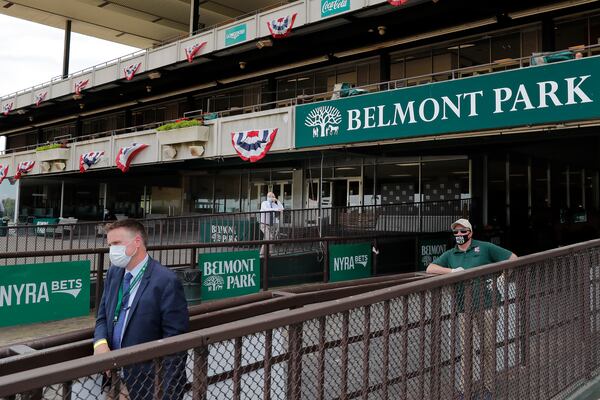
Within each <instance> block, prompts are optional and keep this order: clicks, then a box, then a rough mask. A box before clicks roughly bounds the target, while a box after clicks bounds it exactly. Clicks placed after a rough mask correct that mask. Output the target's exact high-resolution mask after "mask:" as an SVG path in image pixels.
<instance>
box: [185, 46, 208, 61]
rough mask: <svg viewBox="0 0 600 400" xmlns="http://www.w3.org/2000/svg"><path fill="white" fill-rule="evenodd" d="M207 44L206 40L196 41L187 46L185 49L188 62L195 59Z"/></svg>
mask: <svg viewBox="0 0 600 400" xmlns="http://www.w3.org/2000/svg"><path fill="white" fill-rule="evenodd" d="M205 45H206V42H202V43H196V44H194V45H193V46H190V47H186V48H185V49H184V50H185V58H187V60H188V62H192V61H194V57H196V55H197V54H198V53H199V52H200V50H202V48H203V47H204V46H205Z"/></svg>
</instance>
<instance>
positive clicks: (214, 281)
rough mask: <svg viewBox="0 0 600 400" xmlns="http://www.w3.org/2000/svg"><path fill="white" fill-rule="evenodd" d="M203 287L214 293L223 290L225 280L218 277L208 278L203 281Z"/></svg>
mask: <svg viewBox="0 0 600 400" xmlns="http://www.w3.org/2000/svg"><path fill="white" fill-rule="evenodd" d="M204 286H206V287H207V288H208V291H209V292H216V291H217V290H223V287H224V286H225V280H224V279H223V278H222V277H221V276H219V275H213V276H209V277H208V278H206V280H205V281H204Z"/></svg>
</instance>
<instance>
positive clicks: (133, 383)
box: [94, 258, 189, 399]
mask: <svg viewBox="0 0 600 400" xmlns="http://www.w3.org/2000/svg"><path fill="white" fill-rule="evenodd" d="M124 274H125V269H124V268H117V267H110V269H109V270H108V273H107V274H106V281H105V283H104V293H103V295H102V299H101V301H100V305H99V307H98V315H97V318H96V330H95V332H94V342H95V341H97V340H99V339H103V338H104V339H106V340H107V341H108V346H109V347H110V348H111V349H112V348H113V345H112V332H113V329H114V322H113V318H114V312H115V306H116V304H117V297H118V292H119V287H120V285H121V282H122V281H123V275H124ZM188 328H189V316H188V309H187V301H186V299H185V295H184V293H183V286H182V285H181V282H179V280H178V279H177V277H176V276H175V274H174V273H173V271H170V270H169V269H167V268H165V267H163V266H162V265H161V264H160V263H159V262H158V261H156V260H154V259H152V258H150V259H149V260H148V266H147V267H146V271H145V272H144V276H143V277H142V279H141V281H140V283H139V287H138V289H137V292H136V294H135V297H134V299H133V302H132V303H131V308H130V309H129V316H128V318H127V321H126V324H125V328H124V332H123V339H122V341H121V347H128V346H133V345H136V344H140V343H145V342H150V341H153V340H159V339H163V338H167V337H170V336H175V335H179V334H181V333H185V332H187V331H188ZM185 360H186V357H185V354H180V355H177V356H175V357H167V358H165V359H164V365H163V368H162V373H163V382H164V383H165V387H164V388H163V392H164V393H165V398H171V399H174V398H180V397H181V395H182V394H183V393H182V391H183V387H182V385H184V384H185V382H186V381H187V379H186V378H185ZM153 374H154V371H153V368H152V367H151V364H148V363H146V364H137V365H135V366H133V365H132V366H131V367H129V368H125V369H124V377H125V382H126V383H127V387H128V390H129V392H130V395H131V398H132V399H145V398H152V392H153V385H148V383H149V382H153V381H154V379H153ZM142 381H144V382H145V384H144V385H143V387H142V386H141V385H140V383H139V382H142ZM168 393H173V394H174V395H173V396H169V395H168Z"/></svg>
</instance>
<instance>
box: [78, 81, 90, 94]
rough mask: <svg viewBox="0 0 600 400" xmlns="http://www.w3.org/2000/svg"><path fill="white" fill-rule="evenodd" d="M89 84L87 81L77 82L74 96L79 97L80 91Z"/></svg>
mask: <svg viewBox="0 0 600 400" xmlns="http://www.w3.org/2000/svg"><path fill="white" fill-rule="evenodd" d="M88 83H90V80H89V79H86V80H85V81H79V82H76V83H75V94H77V95H80V94H81V91H82V90H83V89H85V88H86V86H87V85H88Z"/></svg>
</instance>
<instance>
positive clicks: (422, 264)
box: [418, 237, 448, 271]
mask: <svg viewBox="0 0 600 400" xmlns="http://www.w3.org/2000/svg"><path fill="white" fill-rule="evenodd" d="M447 244H448V238H446V237H443V238H427V239H420V240H419V260H418V262H419V271H425V270H426V269H427V266H428V265H429V264H431V262H432V261H433V260H435V259H436V258H438V257H439V256H441V255H442V253H443V252H445V251H446V246H447Z"/></svg>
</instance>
